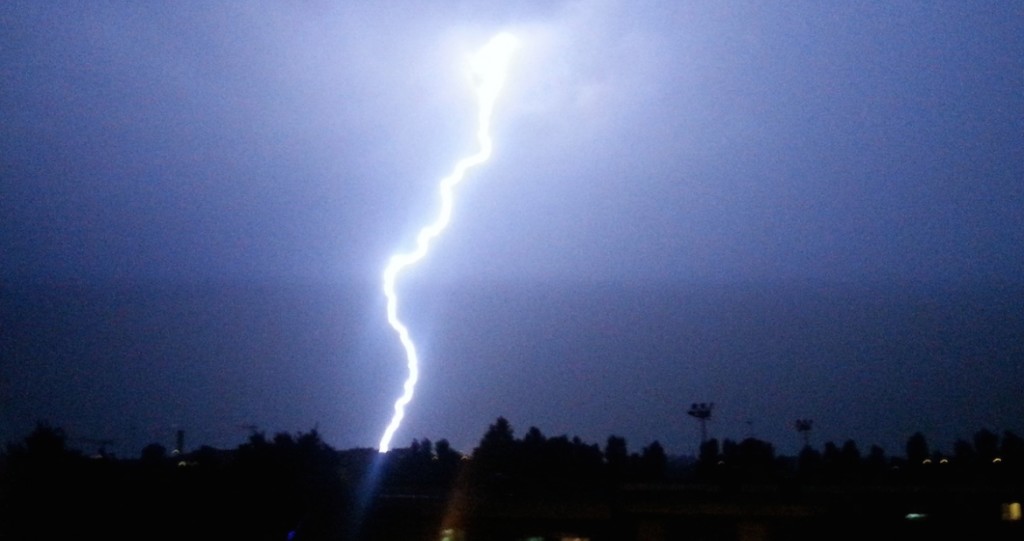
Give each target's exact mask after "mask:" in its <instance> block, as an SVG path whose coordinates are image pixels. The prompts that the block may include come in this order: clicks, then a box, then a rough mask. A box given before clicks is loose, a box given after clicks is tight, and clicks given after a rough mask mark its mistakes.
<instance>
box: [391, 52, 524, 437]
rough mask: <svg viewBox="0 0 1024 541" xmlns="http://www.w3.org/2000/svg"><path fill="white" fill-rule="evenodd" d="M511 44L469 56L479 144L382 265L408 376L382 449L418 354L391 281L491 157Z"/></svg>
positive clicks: (400, 411) (436, 231) (419, 255)
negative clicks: (405, 243) (410, 243)
mask: <svg viewBox="0 0 1024 541" xmlns="http://www.w3.org/2000/svg"><path fill="white" fill-rule="evenodd" d="M516 45H517V42H516V39H515V38H514V37H513V36H512V35H510V34H506V33H502V34H498V35H497V36H495V37H494V38H492V39H491V41H489V42H487V45H485V46H484V48H483V49H481V50H480V52H478V53H477V54H476V55H475V56H474V57H473V58H472V59H471V62H470V69H471V70H472V75H473V83H474V86H475V89H476V95H477V100H478V101H479V110H478V111H479V112H478V114H477V126H478V128H477V132H476V138H477V141H478V142H479V144H480V150H479V151H477V153H476V154H473V155H472V156H469V157H467V158H463V159H462V160H460V161H459V162H458V163H456V164H455V170H454V171H452V173H451V174H450V175H448V176H447V177H445V178H443V179H441V183H440V185H439V187H438V190H439V192H440V196H441V210H440V212H439V213H438V216H437V218H436V219H435V220H434V221H433V222H432V223H430V224H427V225H426V226H424V227H423V228H422V229H420V232H419V234H418V235H416V248H415V249H413V250H412V251H410V252H405V253H400V254H396V255H393V256H391V259H390V260H388V266H387V267H386V268H385V269H384V296H385V297H387V300H388V307H387V312H388V323H390V324H391V327H392V328H393V329H395V332H396V333H398V339H399V340H400V341H401V342H402V346H403V347H404V348H405V356H406V365H407V367H408V370H409V377H408V378H407V379H406V380H405V385H404V386H403V392H402V396H400V397H399V398H398V400H397V401H395V413H394V415H393V416H392V417H391V423H390V424H388V427H387V429H386V430H385V431H384V436H383V437H381V439H380V445H379V447H378V449H379V450H380V452H382V453H386V452H387V451H388V448H389V447H390V445H391V437H392V436H394V434H395V431H396V430H398V427H399V425H401V423H402V418H403V417H405V407H406V406H407V405H408V404H409V402H411V401H412V395H413V392H414V391H415V390H416V382H417V380H419V376H420V370H419V364H420V361H419V355H418V354H417V353H416V345H415V344H414V343H413V341H412V337H411V336H410V335H409V328H408V327H406V326H405V324H404V323H402V321H401V320H400V319H399V318H398V294H397V293H396V292H395V282H396V281H397V280H398V275H399V274H400V273H401V272H402V271H404V270H405V269H407V268H409V267H410V266H412V265H415V264H416V263H417V262H418V261H420V260H421V259H423V258H424V257H426V255H427V251H428V250H429V249H430V241H432V240H434V239H435V238H436V237H437V236H438V235H440V234H441V232H442V231H444V230H445V228H446V227H448V223H449V222H450V221H451V216H452V207H453V206H454V197H455V195H454V191H455V187H456V186H457V185H458V184H459V183H460V182H462V180H463V179H464V178H465V176H466V171H468V170H469V169H470V168H472V167H474V166H477V165H480V164H482V163H484V162H486V161H487V160H488V159H489V158H490V157H491V150H492V142H491V135H490V131H491V114H492V113H493V111H494V102H495V100H496V99H497V97H498V91H499V90H501V87H502V85H503V84H504V83H505V73H506V70H507V68H508V62H509V59H510V58H511V56H512V51H513V50H515V48H516Z"/></svg>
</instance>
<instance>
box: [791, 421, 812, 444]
mask: <svg viewBox="0 0 1024 541" xmlns="http://www.w3.org/2000/svg"><path fill="white" fill-rule="evenodd" d="M813 426H814V421H813V420H811V419H797V420H796V421H794V422H793V427H794V428H796V431H797V432H799V433H800V435H802V436H803V437H804V447H810V446H811V428H813Z"/></svg>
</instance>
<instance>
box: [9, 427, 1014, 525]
mask: <svg viewBox="0 0 1024 541" xmlns="http://www.w3.org/2000/svg"><path fill="white" fill-rule="evenodd" d="M905 452H906V454H905V455H903V456H887V455H886V453H885V452H884V451H883V450H882V449H880V448H879V447H877V446H872V447H870V448H869V449H868V450H867V451H866V452H864V451H862V450H861V449H860V448H859V447H858V446H857V444H856V443H855V442H853V441H846V442H844V443H842V444H835V443H826V444H825V445H824V446H823V448H822V449H820V450H819V449H815V448H813V447H811V446H806V447H805V448H804V449H803V450H802V451H801V453H800V454H799V456H796V457H787V456H778V455H777V454H776V452H775V448H774V447H773V446H772V445H771V444H770V443H768V442H765V441H761V440H757V439H754V438H748V439H744V440H741V441H732V440H729V439H725V440H722V441H719V440H716V439H710V440H707V441H706V442H704V443H703V444H702V445H701V448H700V455H699V456H698V457H696V458H695V459H684V458H672V459H670V458H669V457H668V456H667V455H666V453H665V450H664V449H663V448H662V446H661V445H660V444H659V443H658V442H657V441H655V442H651V443H649V444H647V445H646V446H643V447H641V448H640V450H639V451H634V452H631V451H630V449H629V448H628V446H627V442H626V440H625V439H623V438H621V437H618V436H611V437H609V438H607V440H606V441H605V442H604V445H603V446H600V445H598V444H595V443H587V442H584V441H582V440H581V439H580V438H576V437H572V438H570V437H568V436H565V435H559V436H546V435H544V434H543V433H542V432H541V431H540V429H538V428H536V427H530V428H529V429H527V431H526V432H525V433H524V434H523V435H522V436H521V437H517V435H516V434H515V432H514V430H513V427H512V426H511V424H510V423H509V422H508V421H507V420H506V419H504V418H499V419H497V420H496V422H495V423H494V424H492V425H490V427H489V428H488V429H487V431H486V432H485V433H484V434H483V437H482V438H481V440H480V443H479V445H478V446H477V447H476V448H475V449H474V450H473V452H472V453H471V454H469V455H464V454H462V453H460V452H458V451H456V450H455V449H452V447H451V445H450V444H449V443H448V442H447V441H446V440H439V441H437V442H432V441H430V440H427V439H418V440H414V441H413V442H412V443H411V445H410V446H409V447H406V448H398V449H394V450H392V451H391V452H389V453H387V454H380V453H377V452H376V450H374V449H350V450H345V451H337V450H335V449H332V448H331V447H330V446H328V445H327V444H326V443H324V441H323V440H322V439H321V437H320V435H319V434H318V433H317V432H316V430H313V431H310V432H306V433H298V434H294V435H293V434H288V433H278V434H276V435H274V436H273V437H267V436H266V434H265V433H263V432H255V431H254V432H253V433H252V434H251V435H250V437H249V438H248V441H246V442H245V443H243V444H242V445H240V446H238V447H237V448H236V449H233V450H219V449H214V448H211V447H201V448H199V449H198V450H196V451H194V452H190V453H186V454H176V453H174V452H168V451H167V449H166V448H164V447H162V446H160V445H157V444H151V445H149V446H147V447H146V448H145V449H143V451H142V453H141V455H140V457H139V458H135V459H115V458H112V457H109V456H102V455H99V456H95V455H94V456H86V455H85V454H83V453H81V452H79V451H77V450H75V449H72V448H70V447H69V446H68V444H67V437H66V435H65V434H64V432H63V431H62V430H60V429H59V428H55V427H52V426H49V425H45V424H40V425H39V426H37V428H36V429H35V430H34V431H33V432H32V433H31V434H29V435H28V436H27V437H26V438H25V440H24V441H23V442H20V443H17V444H9V445H8V446H7V447H6V449H5V451H4V453H2V455H0V516H2V517H4V520H0V538H2V539H56V538H66V537H72V536H74V537H83V536H85V537H90V536H91V534H96V535H98V536H99V537H102V538H106V539H111V538H115V539H120V538H125V539H128V538H133V539H137V538H168V539H170V538H177V539H181V538H203V539H239V538H247V539H276V540H282V539H289V538H291V539H293V540H295V539H298V540H301V539H303V538H306V539H315V538H331V539H346V538H351V539H356V538H374V537H373V536H371V535H365V534H366V529H367V528H371V527H372V525H368V523H367V521H370V522H372V521H373V520H372V519H371V518H367V517H374V516H377V517H378V518H380V517H381V516H382V515H381V513H385V512H384V511H381V510H380V508H379V506H378V505H377V502H379V501H382V500H386V499H387V498H398V499H401V498H426V499H427V500H425V501H445V500H447V499H448V498H449V497H450V496H451V495H452V494H453V493H456V492H458V493H462V494H466V493H469V494H478V495H482V496H486V495H487V494H531V493H538V492H547V493H560V492H575V493H577V494H579V493H587V494H596V495H599V497H605V498H607V497H614V494H615V493H616V492H617V491H619V490H621V489H622V487H626V486H636V485H637V484H641V485H648V484H652V483H655V484H656V483H691V484H701V485H715V484H718V485H721V486H725V487H728V486H738V485H751V484H774V485H779V486H793V487H799V486H808V487H813V486H840V487H841V486H861V487H863V486H886V485H912V486H922V487H925V486H932V485H949V486H971V487H980V488H992V489H998V488H1000V487H1021V486H1024V440H1022V439H1021V438H1020V437H1018V436H1017V435H1016V434H1014V433H1012V432H1004V433H1003V434H1001V435H998V434H996V433H994V432H991V431H988V430H982V431H979V432H977V433H976V434H975V435H974V437H973V438H972V439H970V440H966V439H963V440H958V441H957V442H956V444H955V445H954V447H953V452H952V453H949V454H944V453H940V452H937V451H934V450H932V449H930V448H929V445H928V443H927V441H926V440H925V438H924V436H923V435H921V434H914V435H913V436H911V437H910V439H909V440H908V442H907V445H906V449H905ZM375 513H376V515H375ZM424 520H426V519H424ZM431 520H433V519H431ZM438 520H439V519H438ZM378 522H387V520H385V519H380V520H378ZM436 526H437V524H433V523H430V522H429V520H428V521H427V523H426V526H424V528H425V530H424V532H428V531H430V528H434V527H436ZM433 531H434V532H435V533H436V530H433ZM424 535H426V533H424ZM377 538H387V535H386V534H381V535H379V536H377Z"/></svg>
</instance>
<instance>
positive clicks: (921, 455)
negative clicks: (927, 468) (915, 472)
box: [907, 432, 929, 466]
mask: <svg viewBox="0 0 1024 541" xmlns="http://www.w3.org/2000/svg"><path fill="white" fill-rule="evenodd" d="M928 455H929V454H928V440H926V439H925V437H924V434H922V433H920V432H915V433H914V434H913V435H912V436H910V438H909V439H908V440H907V461H908V462H910V465H911V466H920V465H921V464H924V461H925V460H927V459H928Z"/></svg>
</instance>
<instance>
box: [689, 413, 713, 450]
mask: <svg viewBox="0 0 1024 541" xmlns="http://www.w3.org/2000/svg"><path fill="white" fill-rule="evenodd" d="M713 409H715V403H714V402H706V403H705V402H700V403H696V402H694V403H693V404H692V405H691V406H690V411H687V412H686V414H687V415H689V416H691V417H693V418H694V419H697V421H698V422H700V443H701V445H704V443H706V442H707V441H708V426H707V423H708V420H710V419H711V410H713Z"/></svg>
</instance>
